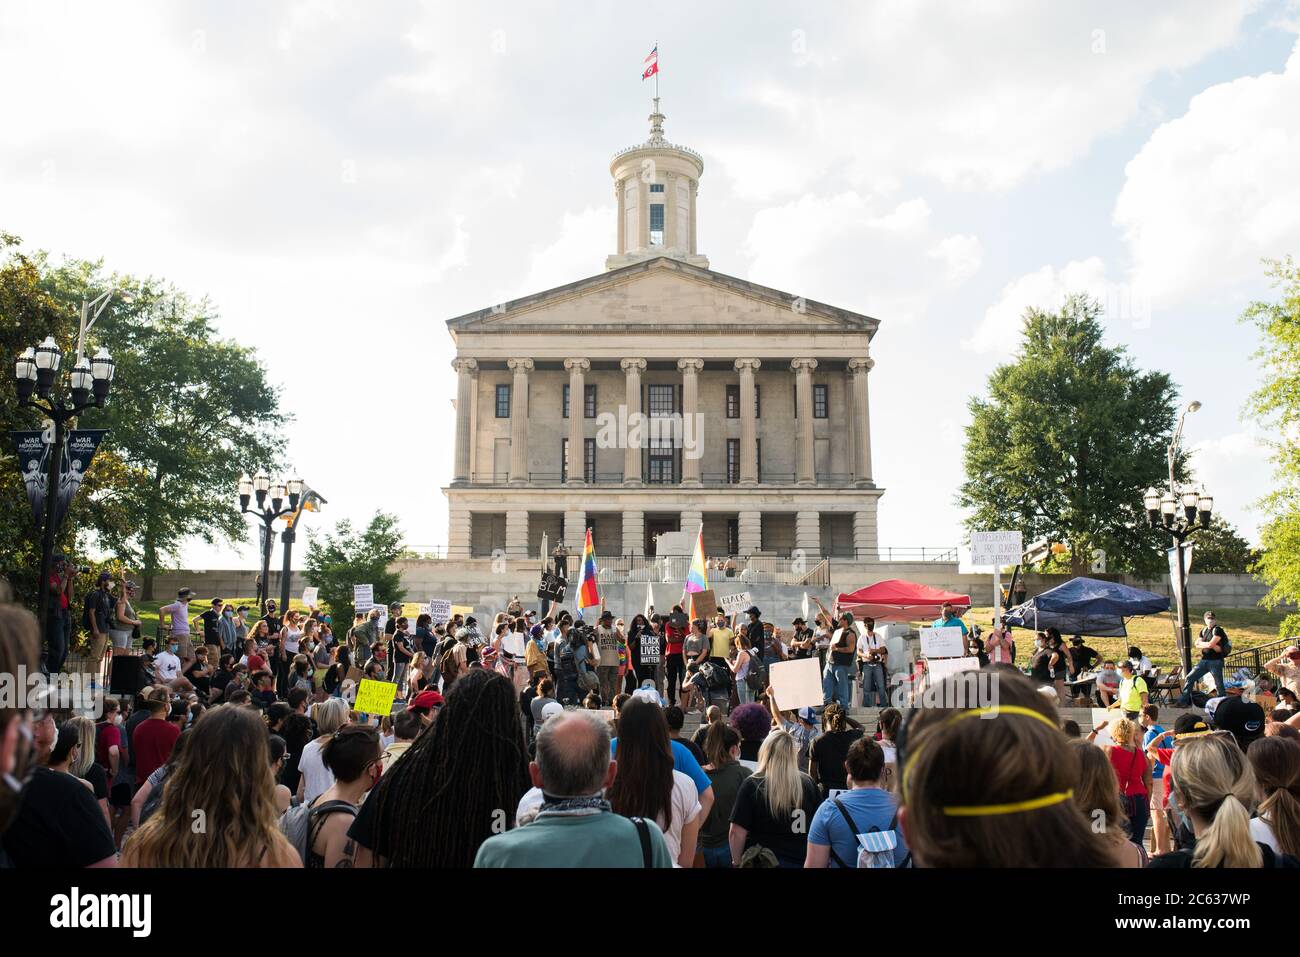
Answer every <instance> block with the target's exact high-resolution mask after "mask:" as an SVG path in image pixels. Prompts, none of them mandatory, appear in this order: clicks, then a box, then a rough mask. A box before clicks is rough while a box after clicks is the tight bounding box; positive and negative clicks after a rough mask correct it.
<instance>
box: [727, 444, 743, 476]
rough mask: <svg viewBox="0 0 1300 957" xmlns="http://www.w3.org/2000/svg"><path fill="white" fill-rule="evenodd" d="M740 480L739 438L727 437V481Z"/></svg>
mask: <svg viewBox="0 0 1300 957" xmlns="http://www.w3.org/2000/svg"><path fill="white" fill-rule="evenodd" d="M739 481H740V439H727V483H728V484H729V485H735V484H736V483H737V482H739Z"/></svg>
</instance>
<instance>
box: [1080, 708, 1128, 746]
mask: <svg viewBox="0 0 1300 957" xmlns="http://www.w3.org/2000/svg"><path fill="white" fill-rule="evenodd" d="M1122 717H1124V712H1122V711H1120V710H1119V709H1118V708H1093V709H1092V727H1093V728H1095V727H1097V725H1099V724H1101V723H1102V722H1103V721H1105V722H1106V727H1104V728H1102V729H1101V730H1100V731H1098V732H1097V737H1096V738H1094V739H1093V742H1092V743H1093V744H1096V745H1099V746H1100V745H1107V746H1110V745H1113V744H1114V743H1115V739H1114V738H1112V737H1111V736H1110V726H1111V725H1112V724H1114V723H1115V722H1116V721H1117V720H1119V719H1120V718H1122ZM1088 730H1089V731H1091V730H1092V728H1089V729H1088Z"/></svg>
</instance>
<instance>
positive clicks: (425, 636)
mask: <svg viewBox="0 0 1300 957" xmlns="http://www.w3.org/2000/svg"><path fill="white" fill-rule="evenodd" d="M415 638H416V640H417V641H419V643H420V650H421V651H423V652H424V655H425V657H426V658H432V657H433V652H434V650H435V649H436V648H437V647H438V636H437V635H435V634H434V633H433V632H431V631H430V630H429V629H428V628H417V629H415Z"/></svg>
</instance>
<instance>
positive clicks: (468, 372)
mask: <svg viewBox="0 0 1300 957" xmlns="http://www.w3.org/2000/svg"><path fill="white" fill-rule="evenodd" d="M451 367H452V368H453V369H455V370H456V462H455V469H454V471H453V472H452V476H451V482H452V484H453V485H463V484H464V483H466V482H468V481H469V480H470V472H469V452H470V448H471V447H472V443H473V440H474V427H473V423H471V421H470V412H471V411H472V410H473V408H474V398H475V386H476V384H477V382H478V362H476V361H475V360H473V359H457V360H456V361H455V362H453V363H452V364H451Z"/></svg>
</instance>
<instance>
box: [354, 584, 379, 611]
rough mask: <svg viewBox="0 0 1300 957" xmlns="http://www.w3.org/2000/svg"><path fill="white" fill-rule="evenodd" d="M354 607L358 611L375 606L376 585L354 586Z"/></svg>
mask: <svg viewBox="0 0 1300 957" xmlns="http://www.w3.org/2000/svg"><path fill="white" fill-rule="evenodd" d="M352 607H353V608H354V609H355V610H356V611H369V610H370V609H372V608H374V607H375V586H374V585H353V586H352Z"/></svg>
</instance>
